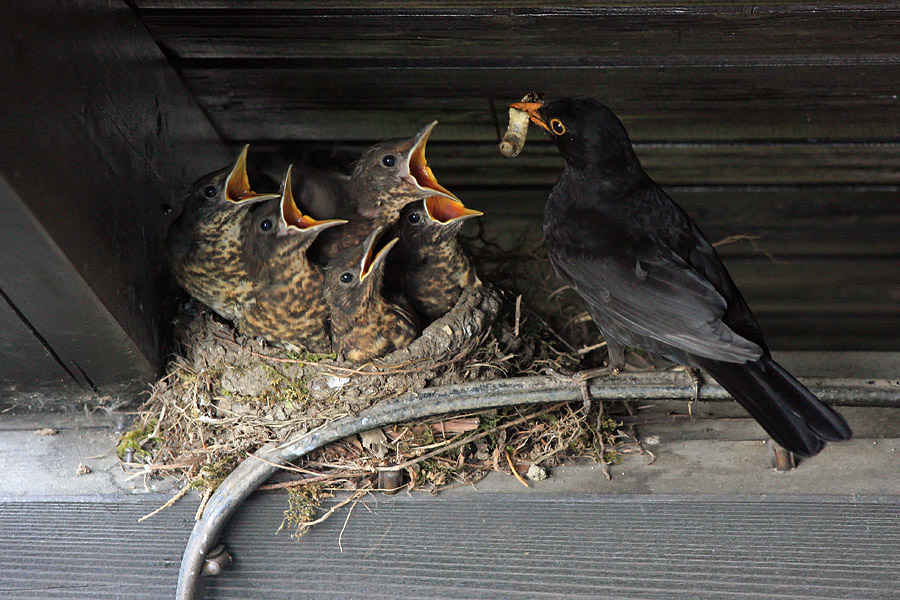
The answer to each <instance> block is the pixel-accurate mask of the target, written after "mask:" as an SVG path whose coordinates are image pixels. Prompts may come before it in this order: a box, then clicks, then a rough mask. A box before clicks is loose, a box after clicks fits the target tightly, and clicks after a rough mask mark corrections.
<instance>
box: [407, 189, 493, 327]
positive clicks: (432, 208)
mask: <svg viewBox="0 0 900 600" xmlns="http://www.w3.org/2000/svg"><path fill="white" fill-rule="evenodd" d="M482 214H484V213H482V212H480V211H477V210H472V209H470V208H466V207H465V206H464V205H463V203H462V202H457V201H455V200H451V199H449V198H444V197H442V196H430V197H429V198H426V199H425V200H424V201H422V202H416V203H413V204H410V205H408V206H406V208H404V209H403V211H402V213H401V218H400V249H401V251H402V256H403V261H402V265H401V269H402V272H403V277H404V280H405V281H404V284H405V285H404V290H405V292H406V297H407V298H409V300H410V302H411V303H412V306H413V308H414V309H415V310H416V312H417V313H418V314H419V315H421V316H423V317H425V319H426V320H427V321H428V322H429V323H430V322H431V321H434V320H435V319H438V318H440V317H442V316H444V315H445V314H447V311H449V310H450V309H451V308H453V306H454V305H455V304H456V301H457V300H459V296H460V294H462V291H463V290H464V289H466V288H469V287H472V286H474V285H477V284H478V283H480V282H479V279H478V275H476V273H475V269H474V268H473V267H472V265H471V264H470V263H469V259H468V257H467V256H466V255H465V253H464V252H463V250H462V248H461V247H460V245H459V241H458V240H457V239H456V236H457V234H458V233H459V230H460V229H461V228H462V225H463V223H464V222H465V221H466V220H467V219H471V218H472V217H480V216H481V215H482Z"/></svg>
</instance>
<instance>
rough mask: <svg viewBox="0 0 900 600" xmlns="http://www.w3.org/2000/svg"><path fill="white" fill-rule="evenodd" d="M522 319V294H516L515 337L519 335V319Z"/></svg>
mask: <svg viewBox="0 0 900 600" xmlns="http://www.w3.org/2000/svg"><path fill="white" fill-rule="evenodd" d="M521 319H522V294H519V295H518V296H516V324H515V326H514V327H513V337H516V338H517V337H519V321H520V320H521Z"/></svg>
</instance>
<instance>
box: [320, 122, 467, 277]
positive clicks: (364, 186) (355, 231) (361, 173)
mask: <svg viewBox="0 0 900 600" xmlns="http://www.w3.org/2000/svg"><path fill="white" fill-rule="evenodd" d="M436 125H437V121H433V122H431V123H429V124H428V125H427V126H426V127H425V128H423V129H422V130H421V131H420V132H419V133H417V134H416V135H414V136H413V137H409V138H396V139H389V140H384V141H381V142H378V143H377V144H375V145H374V146H372V147H371V148H369V149H368V150H366V151H365V152H363V154H362V156H361V157H360V159H359V160H358V161H357V162H356V165H355V167H354V169H353V174H352V175H351V176H350V180H349V181H348V182H347V184H346V186H345V195H346V198H345V206H346V207H349V210H345V212H339V213H338V216H341V217H345V218H347V219H348V220H349V223H347V225H345V226H344V227H341V228H340V229H335V230H333V231H330V232H327V233H325V234H324V235H322V236H321V237H320V239H319V241H318V242H317V243H316V244H315V248H314V252H316V253H318V254H319V255H320V256H321V259H320V260H321V261H322V262H327V261H328V259H330V258H331V257H333V256H334V255H335V254H337V253H338V252H340V251H341V250H343V249H345V248H349V247H351V246H356V245H358V244H360V243H361V242H362V241H363V240H364V239H365V238H366V236H368V235H369V233H371V231H372V230H373V229H375V228H376V227H387V226H390V225H392V224H393V223H395V222H396V221H397V219H398V218H399V215H400V211H401V209H403V207H404V206H406V205H407V204H409V203H411V202H415V201H417V200H423V199H425V198H427V197H429V196H442V197H445V198H448V199H450V200H454V201H458V198H457V197H456V196H454V195H453V193H451V192H450V191H449V190H448V189H447V188H445V187H444V186H442V185H441V184H439V183H438V182H437V179H436V178H435V176H434V173H433V172H432V171H431V167H429V166H428V162H427V161H426V160H425V145H426V144H427V143H428V137H429V136H430V135H431V132H432V130H433V129H434V127H435V126H436Z"/></svg>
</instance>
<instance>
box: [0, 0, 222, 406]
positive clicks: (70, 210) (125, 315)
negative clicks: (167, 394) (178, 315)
mask: <svg viewBox="0 0 900 600" xmlns="http://www.w3.org/2000/svg"><path fill="white" fill-rule="evenodd" d="M0 20H2V21H3V22H4V23H15V24H16V26H15V27H14V28H12V29H11V30H10V31H9V32H8V35H4V36H2V39H0V76H2V78H3V80H4V81H9V82H15V85H11V86H9V89H8V90H7V91H6V93H5V95H4V108H3V110H4V137H3V140H4V144H3V145H2V147H0V174H2V177H3V179H4V180H5V182H6V185H5V189H4V190H3V192H2V193H0V196H2V198H0V200H2V203H3V207H4V213H3V214H4V219H3V221H4V223H3V236H2V239H3V244H4V249H3V252H2V253H0V287H2V289H3V291H4V293H6V294H7V296H8V297H9V299H10V301H11V302H12V303H13V304H14V305H15V306H16V307H17V309H18V310H19V311H20V312H21V313H22V314H23V315H24V316H25V318H26V319H27V320H28V322H29V323H30V324H31V326H32V327H33V328H34V329H35V330H37V331H38V332H39V333H40V334H41V336H42V337H43V338H44V339H45V340H46V341H47V342H48V344H49V345H50V346H51V347H53V348H54V350H55V352H56V353H57V354H58V355H59V357H60V358H61V360H62V361H63V363H65V364H66V365H67V368H69V370H70V371H72V372H73V373H76V374H77V376H78V377H79V379H81V380H82V381H83V382H85V383H86V384H87V385H89V386H91V387H92V388H95V389H98V390H101V391H102V390H106V389H119V386H120V385H121V384H123V383H125V382H128V381H134V380H138V381H140V383H139V385H140V386H141V387H142V386H143V382H144V381H146V380H149V379H151V378H153V377H154V376H155V375H156V373H157V369H158V367H159V365H160V360H161V356H160V353H161V347H160V335H161V332H162V328H163V324H164V322H165V313H166V311H165V308H164V304H163V290H164V286H163V282H164V279H163V264H162V258H161V252H160V248H161V240H162V237H163V235H164V232H165V227H166V224H167V219H168V218H170V217H166V216H165V215H164V214H163V206H164V205H165V204H170V205H173V206H177V204H178V201H179V200H178V199H179V198H180V196H181V190H182V186H184V184H185V183H186V181H185V180H190V179H193V178H195V177H197V176H198V175H200V174H202V173H203V172H205V171H209V170H212V169H213V168H215V167H220V166H222V165H223V164H225V162H227V160H228V156H227V154H226V153H225V149H224V146H222V145H221V143H220V141H219V139H218V136H217V135H216V133H215V131H214V130H213V128H212V127H211V126H210V124H209V122H208V120H206V119H205V117H204V116H203V114H202V112H201V111H200V110H199V108H198V107H197V106H196V104H195V103H194V102H193V101H192V99H191V98H190V97H189V95H188V94H187V92H186V90H185V89H184V86H183V84H182V83H181V81H180V80H179V79H178V76H177V75H176V73H175V72H174V71H173V70H172V69H171V67H170V66H169V65H168V64H167V63H166V62H165V59H164V57H163V55H162V53H161V52H160V50H159V48H158V47H157V46H156V45H155V44H154V43H153V40H152V38H151V37H150V36H149V34H148V33H147V31H146V30H145V29H144V28H143V27H142V26H141V24H140V22H139V21H138V20H137V18H136V16H135V15H134V13H133V11H132V10H131V9H130V8H129V7H128V6H127V5H125V4H124V3H122V2H120V1H118V0H116V1H113V2H104V1H101V0H78V1H77V2H69V3H65V4H64V5H61V4H59V3H56V2H51V1H12V2H4V3H2V4H0ZM198 147H202V148H203V151H202V152H197V148H198ZM7 244H8V245H9V246H8V247H7ZM6 364H8V363H4V362H3V360H2V358H0V370H5V368H6Z"/></svg>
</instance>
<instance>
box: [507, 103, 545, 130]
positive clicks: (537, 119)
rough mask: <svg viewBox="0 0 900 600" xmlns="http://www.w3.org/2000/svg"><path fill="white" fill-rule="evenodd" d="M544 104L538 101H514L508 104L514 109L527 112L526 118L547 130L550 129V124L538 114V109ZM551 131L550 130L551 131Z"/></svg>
mask: <svg viewBox="0 0 900 600" xmlns="http://www.w3.org/2000/svg"><path fill="white" fill-rule="evenodd" d="M542 106H544V105H543V104H541V103H540V102H516V103H515V104H510V105H509V107H510V108H515V109H516V110H521V111H522V112H527V113H528V118H529V119H530V120H531V122H532V123H534V124H535V125H540V126H541V127H543V128H544V129H546V130H547V131H550V126H549V125H547V123H546V122H545V121H544V120H543V119H542V118H541V116H540V115H539V114H538V110H539V109H540V108H541V107H542ZM551 133H552V132H551Z"/></svg>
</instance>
